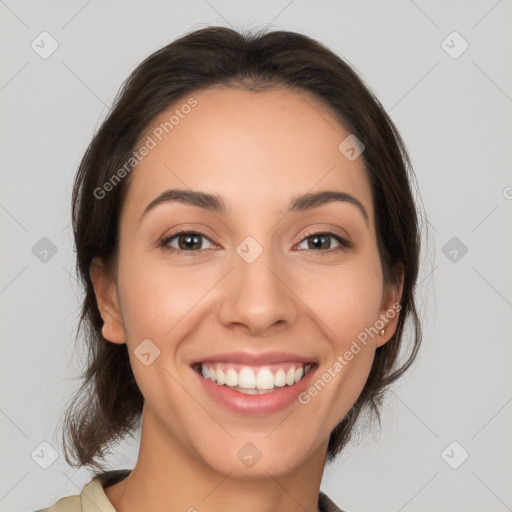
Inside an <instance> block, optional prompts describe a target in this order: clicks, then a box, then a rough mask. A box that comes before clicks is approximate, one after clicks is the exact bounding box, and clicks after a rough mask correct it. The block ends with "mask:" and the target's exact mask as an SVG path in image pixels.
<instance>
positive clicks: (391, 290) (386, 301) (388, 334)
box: [376, 263, 404, 347]
mask: <svg viewBox="0 0 512 512" xmlns="http://www.w3.org/2000/svg"><path fill="white" fill-rule="evenodd" d="M395 272H396V273H397V274H398V286H395V285H394V284H391V285H388V286H387V287H386V289H385V290H384V293H383V297H382V305H381V310H380V315H379V318H380V319H381V320H382V321H383V322H384V324H385V326H384V336H381V335H380V333H379V335H378V336H377V338H376V340H377V342H376V347H380V346H382V345H384V344H385V343H387V342H388V341H389V340H390V339H391V338H392V337H393V335H394V334H395V331H396V326H397V324H398V319H399V317H400V310H401V305H400V300H401V298H402V292H403V288H404V266H403V264H402V263H398V264H397V266H396V268H395Z"/></svg>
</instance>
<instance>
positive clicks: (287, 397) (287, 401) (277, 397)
mask: <svg viewBox="0 0 512 512" xmlns="http://www.w3.org/2000/svg"><path fill="white" fill-rule="evenodd" d="M317 368H318V367H317V366H315V367H313V368H312V369H311V370H310V371H309V372H308V373H307V375H306V376H305V377H304V378H303V379H302V380H300V381H299V382H298V383H297V384H294V385H293V386H284V387H282V388H277V391H271V392H269V393H264V394H262V395H246V394H245V393H240V392H239V391H234V390H232V389H230V388H228V387H227V386H219V385H218V384H216V383H215V382H213V381H211V380H210V379H205V378H204V377H203V376H202V375H200V374H199V373H198V372H197V371H195V370H194V369H192V371H193V372H194V373H195V374H196V376H197V377H198V378H199V379H200V381H201V384H202V385H203V386H204V388H205V389H206V391H207V392H208V393H209V395H210V396H211V397H212V398H213V399H214V400H215V401H216V402H217V403H218V404H219V405H221V406H223V407H225V408H227V409H229V410H230V411H233V412H235V413H238V414H243V415H250V416H263V415H266V414H272V413H274V412H278V411H281V410H283V409H286V408H287V407H289V406H290V405H291V404H292V403H293V402H295V401H298V396H299V394H300V393H302V392H303V391H305V390H306V389H307V387H308V386H309V385H310V384H309V383H310V381H311V378H312V377H311V376H312V375H313V373H315V371H316V369H317Z"/></svg>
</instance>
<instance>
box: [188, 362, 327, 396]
mask: <svg viewBox="0 0 512 512" xmlns="http://www.w3.org/2000/svg"><path fill="white" fill-rule="evenodd" d="M316 366H318V365H317V364H316V363H315V362H299V361H288V362H281V363H274V364H266V365H259V366H257V365H248V364H236V363H231V362H224V361H204V362H197V363H193V364H192V369H193V370H194V371H195V372H196V373H198V374H199V375H200V376H202V377H203V378H204V379H205V380H207V381H210V382H213V383H215V384H216V385H217V386H219V387H223V388H229V389H230V390H232V391H236V392H238V393H242V394H245V395H263V394H268V393H276V392H278V391H281V390H286V389H289V388H292V387H294V386H295V385H296V384H298V383H299V382H301V381H302V380H303V379H305V378H306V376H307V375H308V374H309V373H310V372H311V371H312V370H313V369H315V368H316Z"/></svg>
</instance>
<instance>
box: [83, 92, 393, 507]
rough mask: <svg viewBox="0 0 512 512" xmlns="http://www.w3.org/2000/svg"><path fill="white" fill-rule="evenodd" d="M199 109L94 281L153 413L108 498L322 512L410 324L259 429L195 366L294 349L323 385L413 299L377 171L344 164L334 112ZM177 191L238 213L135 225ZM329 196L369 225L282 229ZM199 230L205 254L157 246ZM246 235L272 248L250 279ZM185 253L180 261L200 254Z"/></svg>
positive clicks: (172, 138) (212, 101)
mask: <svg viewBox="0 0 512 512" xmlns="http://www.w3.org/2000/svg"><path fill="white" fill-rule="evenodd" d="M193 96H194V97H195V98H196V99H197V101H198V105H197V106H196V107H195V108H194V109H192V111H191V112H190V113H189V114H188V115H187V116H185V118H184V119H182V120H180V123H179V124H178V125H177V126H175V127H174V129H173V130H172V132H170V133H169V134H168V135H166V136H165V138H164V139H163V141H162V142H160V143H159V144H158V145H157V146H156V147H155V148H154V149H152V150H151V151H150V153H149V155H148V156H147V157H146V158H144V160H142V161H141V162H140V163H139V164H138V165H137V167H136V168H135V170H134V171H132V172H133V176H132V178H133V181H132V183H131V185H130V188H129V193H128V195H127V198H126V202H125V205H124V208H123V211H122V213H121V221H120V253H119V261H118V263H119V267H118V276H117V281H116V280H115V279H114V278H113V276H112V275H111V274H109V272H108V271H107V270H106V269H105V267H104V266H103V265H102V262H101V261H99V260H98V259H97V258H96V259H95V260H94V261H93V264H92V265H91V277H92V279H93V283H94V287H95V293H96V297H97V301H98V306H99V309H100V312H101V315H102V318H103V320H104V325H103V336H104V337H105V338H106V339H107V340H109V341H110V342H112V343H118V344H122V343H127V344H128V351H129V354H130V360H131V364H132V367H133V371H134V375H135V378H136V380H137V383H138V385H139V387H140V389H141V392H142V394H143V395H144V398H145V405H144V410H143V421H142V431H141V443H140V451H139V456H138V461H137V464H136V466H135V468H134V469H133V471H132V473H131V474H130V475H129V476H128V477H127V478H126V479H125V480H123V481H122V482H120V483H117V484H115V485H112V486H109V487H106V488H105V493H106V495H107V497H108V499H109V500H110V501H111V502H112V504H113V505H114V507H115V508H116V510H117V511H118V512H132V511H136V510H153V511H164V510H183V511H186V510H189V509H190V508H191V507H194V508H195V509H197V510H198V511H199V512H203V511H204V512H208V511H212V512H213V511H220V510H222V511H224V512H225V511H231V510H232V511H235V510H237V511H238V510H250V511H254V512H271V511H275V510H281V511H282V512H288V511H290V512H291V511H297V510H308V511H316V510H317V500H318V492H319V488H320V482H321V478H322V473H323V470H324V463H325V457H326V450H327V445H328V440H329V434H330V432H331V431H332V430H333V429H334V427H335V426H336V425H337V424H338V423H339V422H340V421H341V419H342V418H343V417H344V416H345V414H346V413H347V412H348V411H349V409H350V408H351V407H352V405H353V404H354V402H355V401H356V399H357V397H358V396H359V394H360V392H361V390H362V388H363V386H364V384H365V382H366V379H367V377H368V373H369V371H370V368H371V364H372V361H373V358H374V353H375V349H376V348H377V347H378V346H381V345H383V344H384V343H386V342H387V341H388V340H389V339H390V337H391V336H392V335H393V332H394V330H395V328H396V323H397V320H398V314H397V315H395V317H394V318H393V319H391V320H389V321H386V324H387V327H386V331H385V335H384V336H375V337H369V338H368V343H367V345H366V346H363V345H362V350H361V351H360V352H359V353H358V354H357V355H355V356H354V358H353V359H352V360H351V361H350V362H348V364H347V365H346V366H345V367H344V368H343V370H342V371H341V372H339V373H338V374H337V375H336V377H335V378H333V379H332V380H331V382H329V383H328V385H326V386H325V388H324V389H323V390H322V391H321V392H320V393H319V394H318V395H317V396H316V397H314V398H313V399H311V401H310V402H309V403H308V404H307V405H302V404H300V403H298V402H296V403H294V404H292V406H290V407H288V408H286V409H285V410H283V411H279V412H277V413H272V414H268V415H264V416H262V417H256V418H255V417H244V416H242V415H239V414H236V413H234V412H230V411H228V410H226V409H224V408H222V407H221V406H219V405H217V404H216V403H215V402H213V401H212V400H211V398H210V396H209V395H208V394H207V393H206V391H205V390H204V389H203V387H202V386H201V384H200V381H199V378H198V376H197V375H196V374H194V373H193V371H192V370H191V368H190V366H189V361H190V360H192V359H195V358H200V357H201V356H202V355H212V354H216V353H221V352H231V351H249V352H254V353H260V352H269V351H273V350H276V351H286V352H291V353H297V354H302V355H307V356H311V359H312V360H317V361H318V364H319V367H318V368H317V370H316V373H317V376H320V375H321V374H322V373H323V372H324V371H326V370H327V368H329V367H332V365H333V363H334V361H335V360H336V358H337V357H338V356H339V355H342V354H344V353H345V352H346V351H347V350H348V349H349V347H350V345H351V343H352V341H353V340H355V339H356V338H357V336H358V334H360V333H361V332H362V331H364V329H365V328H367V327H370V326H372V325H374V324H375V322H376V320H378V319H379V318H380V317H381V315H383V314H384V313H385V312H386V311H388V310H389V309H390V308H391V306H392V304H393V303H395V302H397V301H399V299H400V295H401V290H402V288H401V287H400V289H399V290H395V289H388V288H385V287H384V283H383V275H382V269H381V263H380V259H379V254H378V250H377V242H376V233H375V222H374V211H373V208H372V196H371V189H370V184H369V181H368V178H367V176H366V170H365V167H364V162H363V159H362V157H360V158H357V159H356V160H354V161H349V160H348V159H347V158H346V157H345V156H344V155H343V154H342V153H341V152H340V151H339V150H338V145H339V144H340V142H341V141H343V140H344V139H345V138H346V137H347V136H348V135H349V132H348V131H347V130H346V129H345V128H344V127H343V126H342V125H341V124H340V123H339V122H338V121H337V120H336V119H335V117H334V116H333V115H332V114H331V113H330V111H329V109H328V108H327V107H326V106H325V105H323V103H322V102H320V101H319V100H318V99H316V98H315V97H313V96H311V95H308V94H306V93H300V94H298V93H296V92H292V91H290V90H286V89H273V90H270V91H265V92H258V93H256V92H250V91H246V90H237V89H222V88H217V89H209V90H206V91H202V92H200V93H196V94H193ZM185 102H186V99H185V100H184V101H182V102H177V103H176V104H175V105H173V106H172V107H171V108H169V110H168V111H166V112H164V113H162V114H161V115H160V116H159V118H158V119H156V120H155V122H154V123H153V125H152V128H154V127H156V126H158V125H159V124H160V122H162V121H165V120H168V119H169V116H170V114H171V113H172V112H173V111H174V110H175V109H176V108H177V107H179V105H182V104H184V103H185ZM148 133H151V130H150V131H148ZM169 188H182V189H192V190H200V191H204V192H208V193H214V194H218V195H220V196H222V197H223V199H224V201H225V202H226V203H227V204H228V206H229V212H228V214H227V215H221V214H216V213H215V214H214V213H212V212H208V211H206V210H203V209H201V208H198V207H195V206H191V205H185V204H181V203H177V202H173V203H165V204H161V205H159V206H157V207H156V208H155V209H153V210H152V211H150V212H149V213H148V214H147V215H146V216H144V217H143V219H142V220H140V222H139V219H140V217H141V215H142V212H143V211H144V209H145V207H146V206H147V205H148V204H149V203H150V202H151V201H152V200H153V199H154V198H155V197H156V196H158V195H159V194H160V193H161V192H162V191H163V190H165V189H169ZM319 190H335V191H342V192H346V193H349V194H351V195H353V196H354V197H356V198H357V199H358V200H359V201H360V202H361V203H362V204H363V206H364V208H365V210H366V212H367V213H368V222H366V220H365V218H364V216H363V215H362V213H361V212H360V211H359V210H358V209H357V208H356V207H355V206H354V205H353V204H351V203H349V202H338V201H332V202H329V203H325V204H322V205H320V206H318V207H316V208H314V209H312V210H310V211H305V212H297V213H288V214H285V213H286V209H287V207H288V205H289V203H290V201H291V199H292V198H294V197H296V196H298V195H300V194H304V193H306V192H316V191H319ZM269 191H271V193H269ZM185 223H186V224H185ZM185 228H186V229H199V230H200V231H202V232H204V233H205V234H206V236H207V238H199V243H202V248H204V249H205V251H204V252H203V254H202V255H196V256H188V254H187V255H178V254H173V253H168V252H165V251H164V250H163V249H162V248H159V247H158V242H159V241H160V240H162V239H163V238H164V237H167V236H171V235H173V234H174V233H175V232H177V231H179V230H180V229H185ZM308 229H314V230H316V231H318V232H319V233H325V232H326V231H330V230H332V229H334V230H335V231H338V232H339V233H340V234H342V235H343V236H345V237H346V238H347V239H348V240H349V241H350V242H351V243H352V244H353V246H352V247H351V248H348V249H343V248H342V247H340V244H339V242H337V241H336V239H335V238H329V237H327V238H326V240H325V243H326V246H327V248H323V249H322V248H321V249H315V248H314V247H313V248H311V245H309V246H308V240H311V238H307V237H306V235H307V230H308ZM247 236H252V237H253V238H254V239H255V240H257V242H258V243H259V244H260V245H261V246H262V248H263V252H262V254H261V255H260V256H259V257H258V258H257V259H256V260H255V261H254V262H252V263H247V262H246V261H245V260H244V259H242V258H241V257H240V256H239V255H238V254H237V252H236V248H237V246H238V245H239V244H240V243H241V242H242V241H243V240H244V239H245V238H246V237H247ZM313 238H314V237H313ZM179 241H180V239H179V237H176V238H174V241H172V242H169V243H168V245H171V244H172V246H173V247H174V248H180V249H181V250H183V251H186V250H189V251H190V249H187V246H186V245H185V243H184V242H183V240H182V243H181V246H180V245H179ZM312 242H313V240H312ZM329 243H330V244H331V245H330V246H329V245H328V244H329ZM323 247H325V246H323ZM321 253H322V254H323V256H322V254H321ZM147 338H149V339H150V340H151V341H152V343H154V344H155V345H156V346H157V347H158V348H159V350H160V357H158V358H156V359H155V360H154V362H153V363H152V364H150V365H149V366H146V365H144V364H142V363H141V362H140V361H139V359H138V358H137V357H136V356H135V355H134V350H135V349H136V348H137V346H138V345H139V344H140V343H141V341H142V340H144V339H147ZM315 380H316V378H315ZM247 442H252V443H253V444H254V445H256V446H257V448H258V449H259V451H260V452H261V454H262V457H261V459H260V460H259V461H258V462H257V463H256V464H255V465H254V466H252V467H250V468H248V467H245V466H244V465H243V464H242V463H241V462H240V461H239V460H238V458H237V452H238V451H239V450H240V449H241V448H242V447H243V446H244V445H245V444H246V443H247Z"/></svg>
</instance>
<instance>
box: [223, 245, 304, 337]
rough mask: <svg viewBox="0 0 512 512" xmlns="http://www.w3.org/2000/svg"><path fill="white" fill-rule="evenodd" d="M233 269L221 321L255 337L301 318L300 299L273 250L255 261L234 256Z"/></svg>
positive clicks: (225, 287) (265, 252) (226, 280)
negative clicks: (273, 254) (299, 316)
mask: <svg viewBox="0 0 512 512" xmlns="http://www.w3.org/2000/svg"><path fill="white" fill-rule="evenodd" d="M233 261H234V263H233V269H232V270H231V272H229V275H228V276H227V279H225V280H224V284H223V289H222V293H221V299H220V300H221V304H220V306H219V309H218V316H219V320H220V321H221V322H222V323H223V325H224V326H226V327H227V328H230V329H233V328H234V327H236V328H239V329H242V330H245V331H247V332H248V333H250V334H253V335H264V334H266V333H274V331H276V330H279V329H281V328H285V326H286V325H288V326H290V325H292V324H293V323H294V322H295V321H296V320H297V317H298V314H299V309H300V300H299V299H298V297H297V295H296V294H295V293H294V290H293V288H294V283H293V278H292V277H291V274H290V272H289V271H288V272H287V271H286V270H285V268H284V265H281V266H280V265H278V264H277V261H276V260H275V259H274V258H273V257H272V251H270V250H263V252H262V253H261V254H260V255H259V256H258V257H257V258H256V259H255V260H254V261H252V262H250V263H249V262H248V261H246V260H244V259H243V258H242V257H240V256H239V255H238V254H235V255H234V259H233Z"/></svg>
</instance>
